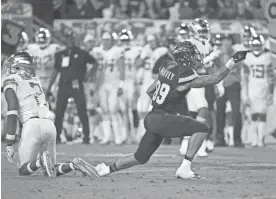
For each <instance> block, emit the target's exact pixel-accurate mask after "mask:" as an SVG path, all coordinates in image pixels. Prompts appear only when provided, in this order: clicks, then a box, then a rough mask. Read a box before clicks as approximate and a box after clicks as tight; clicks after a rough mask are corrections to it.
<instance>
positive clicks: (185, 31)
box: [176, 23, 189, 42]
mask: <svg viewBox="0 0 276 199" xmlns="http://www.w3.org/2000/svg"><path fill="white" fill-rule="evenodd" d="M187 39H189V27H188V25H187V24H186V23H182V24H181V25H180V27H178V30H177V37H176V40H177V42H183V41H186V40H187Z"/></svg>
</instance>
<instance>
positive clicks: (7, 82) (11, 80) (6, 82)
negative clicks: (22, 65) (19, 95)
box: [2, 75, 22, 92]
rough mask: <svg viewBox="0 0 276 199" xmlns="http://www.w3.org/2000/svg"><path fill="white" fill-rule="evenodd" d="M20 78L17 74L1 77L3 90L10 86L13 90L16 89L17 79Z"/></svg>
mask: <svg viewBox="0 0 276 199" xmlns="http://www.w3.org/2000/svg"><path fill="white" fill-rule="evenodd" d="M20 80H22V78H21V77H20V76H19V75H9V76H6V77H4V78H3V84H2V85H3V89H4V92H5V91H6V90H7V89H8V88H11V89H13V90H16V88H17V86H18V85H19V83H18V82H19V81H20Z"/></svg>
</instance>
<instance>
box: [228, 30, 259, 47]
mask: <svg viewBox="0 0 276 199" xmlns="http://www.w3.org/2000/svg"><path fill="white" fill-rule="evenodd" d="M241 34H242V43H239V44H234V45H233V49H234V50H236V51H238V50H250V40H251V39H252V36H254V35H256V34H257V33H256V31H255V29H254V28H253V27H251V26H248V25H246V26H244V27H243V30H242V31H241Z"/></svg>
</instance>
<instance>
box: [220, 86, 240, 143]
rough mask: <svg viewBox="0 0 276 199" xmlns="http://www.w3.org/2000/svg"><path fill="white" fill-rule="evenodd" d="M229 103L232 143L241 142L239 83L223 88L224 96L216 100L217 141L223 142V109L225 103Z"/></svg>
mask: <svg viewBox="0 0 276 199" xmlns="http://www.w3.org/2000/svg"><path fill="white" fill-rule="evenodd" d="M227 100H229V101H230V103H231V106H232V114H233V115H232V118H233V126H234V141H235V142H241V127H242V124H241V123H242V122H241V112H240V105H241V86H240V83H235V84H232V85H231V86H229V87H226V88H225V94H224V95H223V96H222V97H221V98H219V99H217V130H218V132H217V140H220V141H223V140H224V133H223V131H224V127H225V118H226V116H225V109H226V102H227Z"/></svg>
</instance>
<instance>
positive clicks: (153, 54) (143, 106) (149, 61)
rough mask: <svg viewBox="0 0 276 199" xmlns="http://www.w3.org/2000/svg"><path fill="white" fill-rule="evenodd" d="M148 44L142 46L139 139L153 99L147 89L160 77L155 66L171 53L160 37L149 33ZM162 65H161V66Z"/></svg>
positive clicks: (143, 130) (138, 107)
mask: <svg viewBox="0 0 276 199" xmlns="http://www.w3.org/2000/svg"><path fill="white" fill-rule="evenodd" d="M147 42H148V45H146V46H145V47H144V48H142V52H141V55H140V59H141V60H143V63H144V64H143V66H144V67H143V68H141V69H139V72H138V73H139V76H140V77H138V79H139V80H138V81H140V82H142V85H141V89H140V96H139V99H138V104H137V110H138V112H139V117H140V119H139V120H140V121H139V129H138V140H140V139H141V137H142V136H143V134H144V132H145V129H144V118H145V116H146V115H147V113H148V110H149V108H150V102H151V99H150V98H149V97H148V95H147V93H146V91H147V88H148V85H151V84H152V83H153V82H154V80H156V78H157V77H158V72H159V68H158V67H154V66H155V64H156V62H157V61H158V60H159V59H160V58H161V57H162V56H165V55H167V54H168V53H169V49H168V48H166V47H159V44H158V39H157V37H156V36H155V35H148V37H147ZM159 67H160V66H159Z"/></svg>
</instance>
